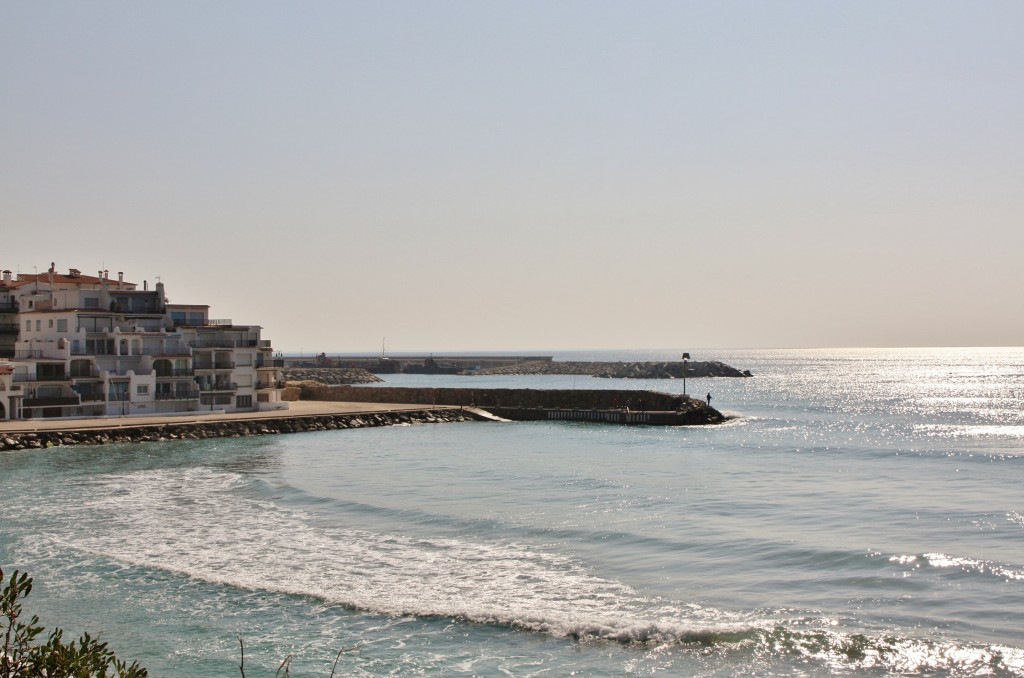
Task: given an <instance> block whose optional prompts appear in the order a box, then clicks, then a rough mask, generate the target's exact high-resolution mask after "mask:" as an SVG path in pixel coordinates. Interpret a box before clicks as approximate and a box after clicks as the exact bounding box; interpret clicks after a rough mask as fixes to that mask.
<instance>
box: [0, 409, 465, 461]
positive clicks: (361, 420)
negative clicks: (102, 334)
mask: <svg viewBox="0 0 1024 678" xmlns="http://www.w3.org/2000/svg"><path fill="white" fill-rule="evenodd" d="M478 418H479V417H478V416H477V415H475V414H474V413H472V412H469V411H464V410H460V409H451V408H444V409H422V410H402V411H395V412H359V413H349V414H318V415H303V416H289V417H268V418H259V419H233V420H225V421H203V422H181V423H167V424H150V425H145V426H133V425H131V424H122V425H118V426H114V425H111V426H107V427H103V428H78V429H76V428H75V427H74V423H73V422H68V428H67V429H66V430H63V431H35V432H12V433H6V434H4V433H0V450H4V451H6V450H25V449H46V448H52V447H61V446H67V445H106V444H110V443H139V442H155V441H165V440H201V439H204V438H242V437H246V436H258V435H275V434H281V433H303V432H306V431H333V430H340V429H350V428H370V427H375V426H395V425H398V424H439V423H448V422H460V421H472V420H476V419H478Z"/></svg>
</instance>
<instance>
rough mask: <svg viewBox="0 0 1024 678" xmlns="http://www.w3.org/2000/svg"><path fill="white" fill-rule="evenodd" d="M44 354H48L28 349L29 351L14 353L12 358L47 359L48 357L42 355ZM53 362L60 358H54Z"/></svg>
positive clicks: (36, 349)
mask: <svg viewBox="0 0 1024 678" xmlns="http://www.w3.org/2000/svg"><path fill="white" fill-rule="evenodd" d="M46 353H48V351H44V350H42V349H38V348H33V349H30V350H22V351H15V352H14V357H15V358H22V359H32V358H46V357H48V356H46V355H44V354H46ZM54 360H60V358H54Z"/></svg>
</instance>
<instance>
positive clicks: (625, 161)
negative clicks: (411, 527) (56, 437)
mask: <svg viewBox="0 0 1024 678" xmlns="http://www.w3.org/2000/svg"><path fill="white" fill-rule="evenodd" d="M1022 36H1024V2H1017V1H1014V0H1006V1H1004V2H986V1H970V2H963V1H958V2H941V1H939V2H936V1H933V0H928V1H920V2H911V1H900V2H893V1H891V0H885V1H874V2H873V1H860V0H858V1H856V2H853V1H850V2H821V1H820V0H808V1H806V2H786V1H778V2H755V1H753V0H751V1H747V2H722V1H719V0H715V1H710V0H709V1H707V2H701V3H695V2H682V1H672V2H642V1H641V2H626V1H621V2H601V1H597V0H585V1H571V0H559V1H555V2H549V1H545V2H540V1H537V2H530V1H515V2H511V1H509V2H497V1H494V2H491V1H479V0H465V1H461V2H440V1H427V0H416V1H409V2H341V1H340V0H339V1H331V2H294V3H292V2H278V1H274V2H255V1H250V0H246V1H245V2H227V1H216V2H206V1H202V2H200V1H186V0H175V1H173V2H170V1H169V2H135V1H134V0H133V1H125V2H77V1H76V2H22V1H17V2H15V1H12V0H0V92H2V99H0V268H9V269H12V270H14V271H16V272H17V271H18V270H20V271H21V272H23V273H25V272H28V273H31V272H33V271H34V270H35V268H34V267H38V269H39V270H40V271H43V270H45V269H46V268H47V267H48V266H49V263H50V262H51V261H55V262H56V263H57V266H58V268H60V269H61V270H66V269H67V268H71V267H74V268H79V269H81V270H82V271H83V272H86V273H93V274H94V273H95V271H97V270H99V269H100V268H107V269H110V270H111V271H124V272H125V277H126V278H127V279H128V280H131V281H133V282H139V283H141V281H142V280H149V281H150V283H151V284H152V283H153V282H154V281H155V279H156V277H157V276H160V277H161V279H162V280H163V281H164V283H165V284H166V285H167V290H168V295H169V296H170V297H171V299H172V300H173V301H175V302H183V303H209V304H210V305H211V306H212V307H213V308H212V314H213V316H214V317H218V318H232V319H234V320H235V321H236V322H239V323H258V324H261V325H263V326H264V328H265V329H264V335H265V336H266V337H267V338H270V339H272V340H273V341H274V345H275V347H277V348H281V349H284V350H286V351H298V350H300V349H302V350H304V351H306V352H309V351H313V350H318V351H319V350H325V351H329V352H338V351H374V350H379V348H380V345H381V340H382V338H383V337H387V344H388V349H389V350H393V351H396V352H397V351H403V350H424V351H445V350H471V349H477V350H544V349H551V350H554V349H568V348H669V347H680V348H697V347H705V348H730V347H735V348H741V347H742V348H746V347H830V346H832V347H838V346H843V347H846V346H950V345H952V346H956V345H1019V344H1020V343H1021V341H1022V337H1024V302H1022V293H1024V263H1022V261H1021V258H1022V255H1024V185H1022V184H1024V37H1022Z"/></svg>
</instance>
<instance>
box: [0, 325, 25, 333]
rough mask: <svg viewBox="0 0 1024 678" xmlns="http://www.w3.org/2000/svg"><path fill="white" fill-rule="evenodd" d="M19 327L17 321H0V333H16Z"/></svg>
mask: <svg viewBox="0 0 1024 678" xmlns="http://www.w3.org/2000/svg"><path fill="white" fill-rule="evenodd" d="M20 329H21V326H20V325H18V324H17V323H0V334H17V333H18V332H19V331H20Z"/></svg>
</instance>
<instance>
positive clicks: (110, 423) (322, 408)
mask: <svg viewBox="0 0 1024 678" xmlns="http://www.w3.org/2000/svg"><path fill="white" fill-rule="evenodd" d="M444 409H459V408H458V407H445V406H441V405H438V406H431V405H412V404H396V403H349V402H326V401H313V400H298V401H295V402H290V403H289V408H288V409H287V410H276V411H272V412H213V413H205V414H204V413H202V412H188V413H186V414H169V415H162V416H161V415H152V416H150V415H145V416H132V417H103V418H98V419H97V418H83V419H19V420H17V421H0V435H2V434H11V433H39V432H43V431H69V432H70V431H90V430H100V429H116V428H131V427H136V426H160V425H164V424H213V423H225V422H233V421H252V420H255V421H266V420H275V419H294V418H302V417H317V416H331V415H350V414H368V413H376V412H407V411H424V410H444Z"/></svg>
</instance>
